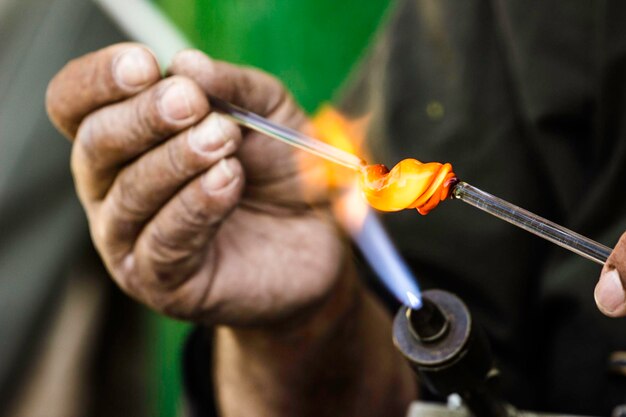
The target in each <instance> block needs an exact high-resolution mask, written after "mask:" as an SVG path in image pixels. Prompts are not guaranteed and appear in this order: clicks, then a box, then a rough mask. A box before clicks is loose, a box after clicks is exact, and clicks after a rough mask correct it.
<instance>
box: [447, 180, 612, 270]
mask: <svg viewBox="0 0 626 417" xmlns="http://www.w3.org/2000/svg"><path fill="white" fill-rule="evenodd" d="M452 198H454V199H457V200H461V201H463V202H465V203H467V204H469V205H471V206H474V207H476V208H479V209H480V210H483V211H485V212H487V213H489V214H491V215H493V216H496V217H498V218H500V219H502V220H504V221H507V222H509V223H511V224H513V225H515V226H517V227H520V228H522V229H524V230H526V231H528V232H530V233H533V234H535V235H537V236H539V237H542V238H544V239H546V240H548V241H550V242H552V243H555V244H557V245H559V246H561V247H563V248H565V249H568V250H570V251H572V252H574V253H577V254H578V255H580V256H582V257H585V258H587V259H590V260H592V261H594V262H596V263H598V264H600V265H604V264H605V263H606V260H607V258H608V257H609V255H610V253H611V249H610V248H608V247H606V246H604V245H602V244H600V243H598V242H596V241H593V240H591V239H589V238H586V237H585V236H582V235H580V234H578V233H576V232H573V231H571V230H569V229H566V228H565V227H562V226H559V225H558V224H556V223H553V222H551V221H549V220H546V219H544V218H543V217H540V216H537V215H536V214H533V213H531V212H529V211H527V210H524V209H523V208H520V207H517V206H516V205H513V204H511V203H509V202H507V201H504V200H502V199H500V198H498V197H495V196H493V195H491V194H488V193H486V192H484V191H481V190H479V189H478V188H476V187H474V186H472V185H469V184H467V183H465V182H459V183H457V184H456V185H455V186H454V188H453V189H452Z"/></svg>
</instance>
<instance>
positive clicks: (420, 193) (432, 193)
mask: <svg viewBox="0 0 626 417" xmlns="http://www.w3.org/2000/svg"><path fill="white" fill-rule="evenodd" d="M368 121H369V117H364V118H362V119H358V120H348V119H346V118H345V117H344V116H342V115H341V114H340V113H339V112H338V111H337V110H335V109H333V108H332V107H330V106H324V107H323V108H322V109H321V110H320V111H319V112H318V113H317V115H316V116H315V117H314V118H313V127H314V129H315V134H316V135H317V137H319V138H320V139H322V140H324V141H325V142H327V143H329V144H331V145H334V146H337V147H339V148H341V149H343V150H345V151H348V152H353V153H356V152H355V150H356V148H357V147H358V148H361V146H362V144H363V141H364V138H365V131H366V127H367V123H368ZM346 174H347V173H346V172H345V169H344V168H337V169H336V168H334V167H333V168H330V170H329V183H330V184H331V185H333V186H335V187H337V186H339V187H341V186H344V187H345V186H346V185H349V184H350V183H351V180H352V179H353V177H352V176H351V175H346ZM360 174H361V175H360V178H359V183H360V188H361V190H362V193H363V195H364V197H365V199H366V200H367V202H368V203H369V204H370V205H371V206H372V207H374V208H375V209H377V210H381V211H399V210H404V209H409V208H414V209H417V211H418V212H419V213H420V214H422V215H426V214H428V213H429V212H430V211H431V210H433V209H434V208H435V207H437V205H439V203H440V202H441V201H443V200H445V199H446V198H447V197H448V196H449V194H450V188H451V186H452V184H453V183H454V181H455V180H456V175H455V174H454V172H453V171H452V165H450V164H449V163H446V164H441V163H438V162H429V163H422V162H420V161H418V160H416V159H404V160H403V161H400V162H399V163H398V164H396V165H395V166H394V167H393V168H392V169H391V170H389V169H388V168H387V167H385V166H384V165H368V166H367V167H365V168H364V170H363V171H362V172H361V173H360ZM348 179H350V181H348ZM348 195H353V193H348ZM349 201H351V203H347V202H346V201H342V202H340V204H339V206H340V207H343V208H341V209H340V210H339V212H340V214H344V215H343V216H341V217H345V213H344V212H345V210H348V211H350V210H349V209H348V207H353V206H354V205H355V203H354V199H353V198H352V197H351V198H349ZM351 211H357V212H363V210H362V209H359V208H356V207H355V208H353V209H352V210H351ZM357 217H361V216H360V215H359V216H357ZM352 222H354V220H352Z"/></svg>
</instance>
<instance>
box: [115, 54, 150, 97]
mask: <svg viewBox="0 0 626 417" xmlns="http://www.w3.org/2000/svg"><path fill="white" fill-rule="evenodd" d="M124 45H125V46H124V47H121V48H120V49H121V50H120V51H119V52H117V53H116V55H115V56H114V58H113V60H112V63H111V74H112V76H113V79H114V80H115V81H116V82H117V84H118V86H119V87H120V88H121V89H123V90H127V91H136V90H138V89H141V88H142V87H145V86H147V85H151V84H153V83H155V82H156V81H158V80H159V79H160V77H161V70H160V67H159V63H158V61H157V58H156V56H155V55H154V53H153V52H152V51H151V50H150V49H148V48H147V47H145V46H143V45H139V44H124Z"/></svg>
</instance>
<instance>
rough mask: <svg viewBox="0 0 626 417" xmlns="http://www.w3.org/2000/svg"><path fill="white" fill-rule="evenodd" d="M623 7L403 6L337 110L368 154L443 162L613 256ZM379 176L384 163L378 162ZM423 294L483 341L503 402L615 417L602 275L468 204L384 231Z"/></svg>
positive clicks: (419, 1)
mask: <svg viewBox="0 0 626 417" xmlns="http://www.w3.org/2000/svg"><path fill="white" fill-rule="evenodd" d="M624 19H626V3H624V2H620V1H586V0H576V1H567V2H563V1H534V2H528V1H498V0H493V1H485V0H466V1H463V2H459V1H454V0H411V1H408V0H407V1H402V2H400V3H399V5H398V7H397V9H396V11H395V12H394V13H393V14H392V16H391V17H390V21H389V22H388V24H387V27H386V29H385V30H384V32H383V33H382V34H381V36H380V38H379V39H378V41H377V44H376V46H375V47H374V48H373V50H372V51H371V54H370V55H369V56H368V58H367V59H366V61H365V62H364V66H363V68H364V72H362V73H360V74H359V75H358V76H357V78H356V79H355V80H354V82H353V87H352V88H351V89H350V90H349V92H348V94H347V99H346V100H345V101H344V105H343V107H344V109H345V110H346V111H348V112H351V113H354V114H363V113H367V112H370V113H371V115H372V118H373V119H372V120H373V124H372V130H371V132H370V145H371V150H372V152H371V153H372V154H373V155H375V156H376V157H377V158H378V159H379V160H381V161H382V162H385V163H387V164H390V165H393V164H395V163H396V162H397V161H399V160H400V159H403V158H406V157H416V158H418V159H420V160H422V161H441V162H452V163H453V165H454V167H455V171H456V173H457V174H458V175H459V177H460V178H461V179H462V180H464V181H467V182H469V183H470V184H473V185H476V186H477V187H479V188H482V189H484V190H485V191H488V192H490V193H493V194H495V195H497V196H499V197H502V198H504V199H506V200H509V201H511V202H513V203H516V204H518V205H520V206H522V207H524V208H527V209H529V210H531V211H533V212H535V213H537V214H540V215H542V216H544V217H547V218H549V219H551V220H554V221H556V222H557V223H560V224H562V225H565V226H566V227H569V228H571V229H573V230H576V231H578V232H580V233H582V234H584V235H586V236H589V237H591V238H593V239H595V240H598V241H599V242H602V243H605V244H607V245H610V246H613V245H614V244H615V242H616V241H617V240H618V237H619V236H620V234H621V232H623V231H624V230H625V229H626V198H625V197H624V196H623V195H622V193H621V192H620V191H619V190H621V182H622V179H623V178H624V175H625V174H626V161H625V159H626V131H625V129H624V128H625V127H626V124H625V123H626V103H624V99H623V96H624V92H623V90H625V89H626V83H625V77H626V66H625V63H626V31H624V30H622V26H623V25H622V22H623V21H624ZM377 162H378V161H377ZM383 218H384V219H385V221H386V223H387V225H388V227H389V229H390V231H391V232H392V235H393V237H394V239H395V241H396V242H397V244H398V246H399V247H400V248H401V250H402V252H403V254H404V255H405V256H406V258H407V259H408V260H409V261H410V263H411V265H412V266H413V268H414V271H415V273H416V275H417V277H418V278H419V279H420V282H421V283H422V284H423V286H424V287H426V288H430V287H438V288H443V289H447V290H451V291H453V292H456V293H457V294H458V295H460V296H461V297H462V298H463V299H464V300H465V301H466V302H467V303H468V305H469V306H470V308H471V310H472V311H473V312H474V314H475V318H476V319H477V320H478V321H479V322H480V323H481V324H482V326H483V327H484V328H485V329H486V330H487V333H488V335H489V337H490V339H491V342H492V344H493V348H494V350H495V353H496V356H497V359H498V362H499V364H500V365H501V368H502V371H503V376H502V382H501V386H502V391H503V393H504V396H505V397H506V398H507V399H509V400H510V401H511V402H513V403H514V404H515V405H517V406H519V407H523V408H527V409H534V410H543V411H560V412H572V413H584V414H604V415H608V414H609V413H610V410H611V409H612V407H613V406H615V405H616V404H619V403H623V402H625V401H626V378H621V379H620V378H619V377H610V376H609V374H608V372H607V359H608V357H609V354H610V353H611V352H612V351H616V350H626V331H625V330H626V327H625V322H624V320H615V319H608V318H606V317H604V316H602V315H601V314H600V313H599V312H598V311H597V309H596V306H595V303H594V300H593V289H594V285H595V283H596V281H597V278H598V276H599V273H600V267H599V266H598V265H596V264H594V263H592V262H590V261H588V260H585V259H583V258H581V257H578V256H576V255H573V254H572V253H569V252H566V251H565V250H563V249H561V248H558V247H556V246H554V245H551V244H547V243H546V242H543V241H542V240H540V239H538V238H536V237H534V236H532V235H530V234H528V233H526V232H523V231H521V230H518V229H516V228H514V227H512V226H510V225H508V224H507V223H504V222H502V221H500V220H498V219H496V218H493V217H490V216H488V215H486V214H483V213H481V212H479V211H478V210H476V209H474V208H471V207H469V206H465V205H464V204H463V203H461V202H457V201H451V202H444V203H442V204H441V206H440V207H439V208H438V209H437V210H435V211H434V212H433V213H431V214H429V215H428V216H427V217H425V218H423V217H421V216H419V215H418V214H417V213H415V212H412V211H407V212H404V213H399V214H387V215H384V217H383Z"/></svg>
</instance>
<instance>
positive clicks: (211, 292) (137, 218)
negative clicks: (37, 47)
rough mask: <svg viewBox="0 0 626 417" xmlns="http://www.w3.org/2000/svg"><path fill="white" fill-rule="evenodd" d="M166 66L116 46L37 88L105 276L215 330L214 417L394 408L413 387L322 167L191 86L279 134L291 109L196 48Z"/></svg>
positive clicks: (292, 119)
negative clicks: (249, 128)
mask: <svg viewBox="0 0 626 417" xmlns="http://www.w3.org/2000/svg"><path fill="white" fill-rule="evenodd" d="M169 75H170V76H168V77H166V78H162V77H161V75H160V70H159V68H158V66H157V63H156V61H155V59H154V58H153V56H152V55H151V54H150V53H149V52H148V51H147V50H146V49H144V48H142V47H139V46H137V45H132V44H122V45H115V46H112V47H109V48H107V49H104V50H101V51H98V52H95V53H93V54H90V55H87V56H84V57H81V58H79V59H77V60H75V61H72V62H70V63H69V64H68V65H67V66H66V67H65V68H63V69H62V70H61V72H60V73H59V74H58V75H57V76H56V77H55V78H54V79H53V81H52V82H51V84H50V86H49V89H48V95H47V108H48V112H49V114H50V117H51V119H52V121H53V122H54V124H55V125H56V126H57V127H58V128H59V130H61V131H62V132H64V133H65V134H66V135H67V136H68V137H69V138H70V139H71V140H72V141H73V147H72V172H73V175H74V180H75V184H76V189H77V192H78V195H79V198H80V200H81V203H82V204H83V206H84V208H85V211H86V213H87V217H88V219H89V225H90V229H91V234H92V238H93V241H94V244H95V246H96V248H97V249H98V251H99V253H100V255H101V257H102V259H103V260H104V263H105V264H106V266H107V268H108V270H109V272H110V273H111V276H112V277H113V279H114V280H115V281H116V282H117V283H118V285H119V286H120V287H121V288H122V289H123V290H124V291H126V292H127V293H128V294H130V295H131V296H133V297H135V298H136V299H138V300H140V301H141V302H143V303H145V304H147V305H149V306H150V307H152V308H154V309H155V310H157V311H159V312H162V313H164V314H167V315H170V316H173V317H177V318H182V319H186V320H189V321H192V322H195V323H198V324H201V325H206V326H215V327H216V332H215V333H216V338H215V346H214V347H215V363H214V370H213V371H212V370H210V369H207V370H206V372H207V378H209V377H211V376H213V377H214V378H215V379H214V382H215V386H216V391H217V399H218V403H219V407H220V412H221V414H222V415H224V416H237V415H256V416H260V415H268V416H270V415H271V416H281V415H288V416H293V415H299V416H303V415H318V416H321V415H343V416H350V415H358V416H390V415H402V414H403V413H404V412H405V408H406V405H407V404H408V402H409V401H410V399H411V398H412V397H413V396H414V394H415V385H414V382H413V379H412V376H411V374H410V372H409V370H408V369H407V367H406V365H405V364H404V363H403V361H402V360H401V359H400V357H399V355H398V354H397V353H396V352H395V351H394V350H393V348H392V346H391V341H390V319H389V317H388V315H387V314H386V313H385V312H384V311H383V310H382V309H381V308H380V306H379V305H378V302H377V301H376V300H374V298H372V297H371V296H369V295H367V294H366V292H365V291H364V289H363V288H362V287H361V284H360V283H359V282H358V280H357V278H356V274H355V272H354V269H353V265H352V262H351V257H350V256H349V253H348V250H347V248H346V245H345V243H344V242H343V239H342V238H341V235H340V233H339V232H338V230H337V228H336V226H335V223H334V222H333V220H332V217H331V216H330V214H329V211H328V195H327V192H326V189H325V187H324V184H325V182H324V181H320V179H322V178H323V173H324V170H323V165H321V164H319V163H318V160H317V159H315V158H314V157H310V156H308V155H306V154H303V153H302V152H299V151H295V150H293V149H292V148H290V147H288V146H286V145H284V144H282V143H279V142H277V141H275V140H272V139H269V138H266V137H264V136H261V135H259V134H256V133H252V132H246V131H244V132H242V131H241V129H240V128H239V127H238V126H237V125H235V124H234V123H233V122H232V121H230V120H229V119H227V118H226V117H224V116H222V115H220V114H218V113H215V112H213V111H212V109H211V105H210V102H209V100H208V99H207V96H208V95H214V96H217V97H219V98H222V99H225V100H227V101H232V102H234V103H235V104H237V105H240V106H242V107H245V108H247V109H249V110H251V111H254V112H256V113H259V114H261V115H263V116H265V117H268V118H270V119H272V120H274V121H276V122H278V123H281V124H284V125H287V126H290V127H292V128H295V129H306V128H307V126H308V120H307V118H306V116H305V115H304V113H303V112H302V111H301V110H300V109H299V107H298V106H297V105H296V104H295V103H294V101H293V99H292V98H291V96H290V95H289V94H287V93H286V92H285V90H284V89H283V87H282V86H281V85H280V83H279V82H277V81H276V80H275V79H274V78H272V77H270V76H268V75H267V74H264V73H262V72H259V71H256V70H251V69H244V68H240V67H236V66H233V65H229V64H226V63H223V62H217V61H213V60H210V59H209V58H207V57H206V56H204V55H202V54H200V53H198V52H193V51H187V52H183V53H181V54H179V55H178V56H177V57H176V58H175V60H174V62H173V63H172V65H171V67H170V68H169ZM211 373H212V374H211Z"/></svg>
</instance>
